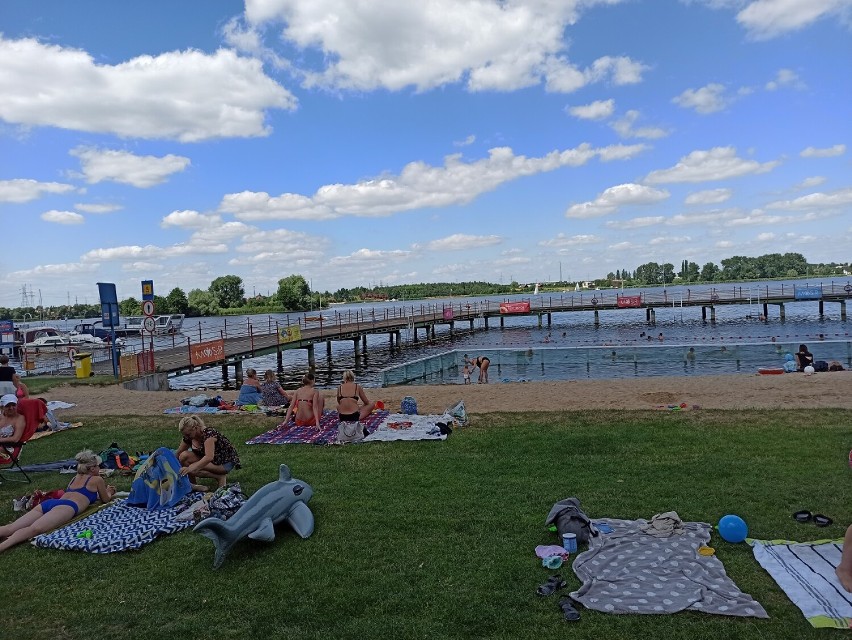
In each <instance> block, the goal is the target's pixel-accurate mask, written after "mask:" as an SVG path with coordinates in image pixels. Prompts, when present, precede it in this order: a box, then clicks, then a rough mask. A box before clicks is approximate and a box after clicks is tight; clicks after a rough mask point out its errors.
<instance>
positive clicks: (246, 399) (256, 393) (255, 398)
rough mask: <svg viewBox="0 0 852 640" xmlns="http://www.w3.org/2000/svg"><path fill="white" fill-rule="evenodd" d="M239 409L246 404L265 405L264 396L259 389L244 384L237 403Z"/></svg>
mask: <svg viewBox="0 0 852 640" xmlns="http://www.w3.org/2000/svg"><path fill="white" fill-rule="evenodd" d="M235 404H236V405H237V406H238V407H239V406H242V405H244V404H263V396H262V395H261V394H260V389H258V388H257V387H255V386H253V385H250V384H244V385H243V386H241V387H240V395H239V397H237V401H236V403H235Z"/></svg>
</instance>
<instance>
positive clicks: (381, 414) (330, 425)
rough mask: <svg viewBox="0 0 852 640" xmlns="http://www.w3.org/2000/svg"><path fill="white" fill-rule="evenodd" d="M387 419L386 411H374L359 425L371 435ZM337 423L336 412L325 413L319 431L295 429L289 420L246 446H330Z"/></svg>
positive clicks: (255, 438) (334, 435)
mask: <svg viewBox="0 0 852 640" xmlns="http://www.w3.org/2000/svg"><path fill="white" fill-rule="evenodd" d="M387 417H388V412H387V411H374V412H373V413H371V414H370V415H369V417H368V418H367V419H366V420H365V421H364V422H362V423H361V424H363V425H364V426H365V427H366V428H367V432H368V433H373V432H374V431H375V430H376V429H378V428H379V425H380V424H381V423H382V421H383V420H385V419H386V418H387ZM339 422H340V419H339V418H338V416H337V411H327V412H325V413H324V414H323V416H322V419H320V430H319V431H316V430H315V429H314V428H313V427H297V426H296V423H295V422H293V421H292V420H291V421H290V422H288V423H283V422H282V423H281V424H279V425H278V426H277V427H275V428H274V429H272V430H270V431H267V432H266V433H261V434H260V435H259V436H255V437H254V438H252V439H251V440H249V441H248V442H246V444H332V443H333V442H334V441H335V440H336V439H337V425H338V424H339Z"/></svg>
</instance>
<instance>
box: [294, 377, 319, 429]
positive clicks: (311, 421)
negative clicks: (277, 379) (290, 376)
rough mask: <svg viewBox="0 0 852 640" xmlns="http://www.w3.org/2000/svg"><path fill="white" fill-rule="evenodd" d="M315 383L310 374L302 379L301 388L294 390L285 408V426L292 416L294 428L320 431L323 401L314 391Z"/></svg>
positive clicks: (317, 392)
mask: <svg viewBox="0 0 852 640" xmlns="http://www.w3.org/2000/svg"><path fill="white" fill-rule="evenodd" d="M315 382H316V378H315V377H314V374H312V373H310V372H308V373H306V374H305V375H304V376H303V377H302V386H301V387H299V388H298V389H296V392H295V393H294V394H293V399H292V402H291V403H290V406H289V407H287V413H286V415H285V416H284V423H285V424H286V423H287V422H289V421H290V416H293V419H294V420H295V422H296V426H298V427H310V426H313V427H314V428H316V430H317V431H319V430H320V420H322V411H323V408H324V407H325V399H324V398H323V397H322V396H321V395H320V392H319V391H317V390H316V389H314V383H315Z"/></svg>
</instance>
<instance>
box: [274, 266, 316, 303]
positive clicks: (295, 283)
mask: <svg viewBox="0 0 852 640" xmlns="http://www.w3.org/2000/svg"><path fill="white" fill-rule="evenodd" d="M310 295H311V288H310V287H309V286H308V281H307V280H305V278H304V277H303V276H300V275H297V274H293V275H291V276H287V277H286V278H281V280H279V281H278V291H277V292H276V294H275V297H276V298H278V302H279V303H280V304H281V306H282V307H284V310H285V311H295V310H297V309H304V308H305V307H306V306H308V304H309V299H310Z"/></svg>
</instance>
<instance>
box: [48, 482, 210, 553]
mask: <svg viewBox="0 0 852 640" xmlns="http://www.w3.org/2000/svg"><path fill="white" fill-rule="evenodd" d="M197 495H198V496H200V495H201V494H200V493H199V494H197ZM192 525H193V522H192V521H191V520H190V521H189V522H179V521H178V520H177V511H175V510H174V509H145V508H142V507H132V506H130V505H128V504H127V503H126V501H125V500H114V501H113V504H109V505H107V506H105V507H104V508H103V509H100V510H98V511H96V512H95V513H93V514H92V515H90V516H88V517H86V518H83V519H82V520H78V521H76V522H72V523H71V524H69V525H67V526H64V527H62V528H61V529H57V530H56V531H53V532H52V533H45V534H42V535H40V536H36V537H35V538H34V539H33V541H32V542H33V544H34V545H35V546H37V547H42V548H44V549H68V550H76V551H86V552H88V553H115V552H116V551H130V550H132V549H139V548H140V547H142V546H143V545H146V544H148V543H149V542H152V541H153V540H154V538H156V537H157V536H162V535H166V534H169V533H175V532H176V531H181V530H183V529H187V528H189V527H191V526H192ZM83 531H91V532H92V537H91V538H89V537H81V538H78V537H77V534H79V533H82V532H83Z"/></svg>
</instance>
